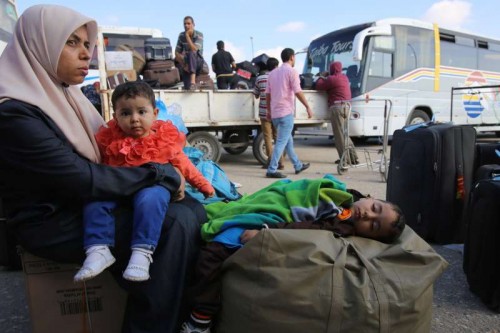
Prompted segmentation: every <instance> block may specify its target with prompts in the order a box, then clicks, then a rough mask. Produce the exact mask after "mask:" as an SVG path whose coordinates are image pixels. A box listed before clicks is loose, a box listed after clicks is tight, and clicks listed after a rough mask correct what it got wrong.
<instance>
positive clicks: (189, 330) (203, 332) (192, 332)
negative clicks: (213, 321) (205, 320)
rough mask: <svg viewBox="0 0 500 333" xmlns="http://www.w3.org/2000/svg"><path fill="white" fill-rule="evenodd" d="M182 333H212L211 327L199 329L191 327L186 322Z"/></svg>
mask: <svg viewBox="0 0 500 333" xmlns="http://www.w3.org/2000/svg"><path fill="white" fill-rule="evenodd" d="M180 333H210V327H206V328H198V327H193V326H191V324H189V323H187V322H185V323H184V324H182V327H181V332H180Z"/></svg>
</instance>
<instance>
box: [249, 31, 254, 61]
mask: <svg viewBox="0 0 500 333" xmlns="http://www.w3.org/2000/svg"><path fill="white" fill-rule="evenodd" d="M250 43H251V44H252V59H253V58H254V55H253V37H252V36H250Z"/></svg>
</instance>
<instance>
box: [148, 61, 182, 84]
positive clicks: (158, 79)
mask: <svg viewBox="0 0 500 333" xmlns="http://www.w3.org/2000/svg"><path fill="white" fill-rule="evenodd" d="M142 75H143V77H144V80H145V81H147V82H148V83H149V84H151V85H152V86H153V87H159V88H168V87H171V86H173V85H175V84H177V83H179V82H180V81H181V78H180V75H179V69H178V68H177V67H175V63H174V61H173V60H154V61H148V62H147V63H146V67H145V70H144V72H143V73H142Z"/></svg>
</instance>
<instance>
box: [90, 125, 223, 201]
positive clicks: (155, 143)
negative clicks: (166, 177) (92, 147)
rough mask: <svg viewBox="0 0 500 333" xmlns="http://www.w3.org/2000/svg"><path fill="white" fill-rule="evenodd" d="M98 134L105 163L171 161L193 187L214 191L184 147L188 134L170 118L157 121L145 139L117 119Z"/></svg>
mask: <svg viewBox="0 0 500 333" xmlns="http://www.w3.org/2000/svg"><path fill="white" fill-rule="evenodd" d="M107 126H108V127H104V126H103V127H101V128H100V129H99V131H98V132H97V134H96V140H97V144H98V145H99V150H100V151H101V156H102V162H103V163H104V164H107V165H111V166H141V165H143V164H145V163H148V162H156V163H170V164H172V165H173V166H175V167H176V168H178V169H179V170H180V171H181V173H182V174H183V175H184V178H186V181H187V182H188V183H189V184H191V186H193V187H195V188H197V189H198V190H199V191H200V192H202V193H203V194H205V195H208V194H211V193H214V192H215V190H214V188H213V187H212V185H211V184H210V183H209V182H208V180H207V179H206V178H205V177H203V175H202V174H201V173H200V171H199V170H198V169H196V167H195V166H194V164H193V163H191V161H190V160H189V158H188V157H187V156H186V154H184V152H183V151H182V148H183V147H184V146H185V143H186V136H185V135H184V133H182V132H179V130H177V127H175V126H174V125H173V124H172V122H171V121H162V120H157V121H155V122H154V123H153V126H152V127H151V134H150V135H148V136H146V137H144V138H132V137H130V136H126V135H125V133H123V131H122V130H121V129H120V127H119V126H118V124H117V123H116V121H115V120H114V119H112V120H110V121H109V122H108V124H107Z"/></svg>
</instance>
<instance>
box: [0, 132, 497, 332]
mask: <svg viewBox="0 0 500 333" xmlns="http://www.w3.org/2000/svg"><path fill="white" fill-rule="evenodd" d="M485 139H486V140H488V138H487V137H486V138H485ZM491 140H494V139H493V138H492V139H491ZM357 147H358V155H359V156H360V158H361V161H365V160H366V158H365V155H366V156H369V157H370V158H371V160H372V163H371V166H372V168H370V165H368V166H367V165H364V166H362V167H359V168H350V169H349V170H348V171H347V172H346V173H345V174H343V175H338V174H337V168H336V165H334V161H335V160H336V159H337V158H338V157H337V152H336V150H335V148H334V147H333V141H332V140H330V139H328V138H326V137H311V136H296V138H295V148H296V151H297V154H298V155H299V157H300V158H301V159H302V160H303V161H307V162H310V163H311V167H310V168H309V169H308V170H305V171H304V172H303V173H301V174H299V175H295V173H294V170H293V167H292V165H291V164H290V162H289V161H287V162H286V164H285V170H284V171H283V173H285V174H286V175H287V176H288V177H289V178H290V179H292V180H297V179H301V178H318V177H323V175H325V174H326V173H331V174H333V175H335V176H336V177H337V178H338V179H339V180H341V181H343V182H345V183H346V185H347V187H349V188H354V189H357V190H358V191H360V192H362V193H364V194H370V195H371V196H373V197H375V198H380V199H385V192H386V183H385V182H384V181H383V178H382V173H381V172H380V171H379V165H378V164H377V163H376V161H377V160H379V159H380V156H381V155H380V154H378V152H379V151H380V149H381V148H382V146H381V145H380V143H379V142H378V141H377V140H372V141H368V142H367V143H364V144H362V145H361V144H358V145H357ZM389 149H390V147H389ZM387 154H389V151H387ZM387 156H388V155H387ZM219 165H220V166H221V167H222V168H223V169H224V170H225V171H226V173H227V174H228V176H229V178H230V179H231V180H232V181H233V182H236V183H239V184H241V187H240V188H239V190H240V192H241V193H248V194H250V193H253V192H255V191H256V190H258V189H261V188H263V187H265V186H267V185H269V184H271V183H272V182H274V181H275V180H274V179H269V178H266V177H265V172H266V170H265V169H262V168H261V165H260V164H259V163H258V162H257V160H256V159H255V158H254V157H253V154H252V151H251V148H248V149H247V151H245V152H244V153H243V154H240V155H230V154H228V153H226V152H224V153H223V154H222V157H221V160H220V161H219ZM431 245H432V246H433V248H434V249H435V250H436V251H437V252H438V253H439V254H440V255H441V256H443V258H444V259H446V260H447V261H448V263H449V264H450V265H449V267H448V269H447V270H446V271H445V272H444V273H443V275H442V276H441V277H440V278H439V279H438V280H437V281H436V283H435V285H434V301H433V319H432V328H431V332H444V333H458V332H464V333H469V332H470V333H500V314H498V313H495V312H492V311H490V310H489V309H488V308H487V307H486V306H484V305H483V303H482V302H481V301H480V300H479V298H478V297H476V296H475V295H474V294H472V293H471V292H470V291H469V288H468V285H467V281H466V278H465V275H464V273H463V270H462V252H461V250H462V246H461V245H450V246H442V245H433V244H431ZM24 332H31V322H30V318H29V311H28V305H27V300H26V292H25V281H24V277H23V273H22V272H19V271H8V270H6V269H5V268H3V267H0V333H24ZM54 332H57V330H54Z"/></svg>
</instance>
